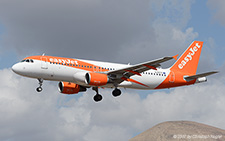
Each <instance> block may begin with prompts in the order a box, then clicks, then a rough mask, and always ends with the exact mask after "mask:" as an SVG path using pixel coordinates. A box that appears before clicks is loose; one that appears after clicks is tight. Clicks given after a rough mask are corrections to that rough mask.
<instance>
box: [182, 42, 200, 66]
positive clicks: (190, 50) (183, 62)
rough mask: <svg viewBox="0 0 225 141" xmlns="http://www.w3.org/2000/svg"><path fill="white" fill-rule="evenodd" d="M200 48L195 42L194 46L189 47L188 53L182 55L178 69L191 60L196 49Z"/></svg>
mask: <svg viewBox="0 0 225 141" xmlns="http://www.w3.org/2000/svg"><path fill="white" fill-rule="evenodd" d="M199 48H201V46H200V45H199V44H198V43H196V44H195V46H194V47H193V48H190V49H189V53H188V54H187V56H186V57H184V59H183V60H182V61H181V63H180V64H179V65H178V68H179V69H183V68H184V66H185V65H186V64H187V63H188V62H189V61H191V60H192V58H193V56H194V55H195V53H196V52H197V51H198V49H199Z"/></svg>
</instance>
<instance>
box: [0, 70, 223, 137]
mask: <svg viewBox="0 0 225 141" xmlns="http://www.w3.org/2000/svg"><path fill="white" fill-rule="evenodd" d="M221 69H222V70H223V69H224V67H223V68H221ZM0 75H1V76H0V81H1V82H4V83H3V84H2V85H0V89H1V95H0V103H1V107H0V113H1V115H2V116H1V117H0V124H1V127H0V131H1V133H2V134H0V140H6V139H11V140H19V141H20V140H23V141H24V140H30V139H36V140H40V139H41V140H74V139H77V140H90V139H92V138H94V139H96V140H105V139H107V138H108V136H109V135H110V134H111V133H112V132H113V131H114V132H113V133H114V136H111V137H110V139H111V140H128V139H129V138H131V137H132V136H134V135H135V134H136V133H137V132H142V131H144V130H146V129H148V128H150V127H152V126H154V125H155V124H157V123H159V122H163V121H167V120H193V121H198V122H202V123H205V124H210V125H213V126H216V127H220V128H225V126H224V125H225V122H224V118H223V117H224V116H225V115H224V108H223V107H224V106H225V105H224V102H223V101H224V100H225V96H224V88H225V86H224V83H223V80H224V79H225V76H224V74H220V75H219V77H217V76H216V75H215V78H214V77H213V76H211V77H210V79H209V82H207V83H204V84H198V85H194V86H188V87H182V88H177V89H171V90H170V91H168V92H164V91H161V90H158V91H154V92H152V93H151V94H149V95H148V96H147V97H146V98H145V99H141V98H140V95H139V94H137V93H136V92H133V91H130V90H129V89H128V90H126V91H124V92H123V94H122V95H121V96H120V97H118V98H114V97H113V96H112V95H111V90H108V89H101V90H100V92H101V93H102V94H103V95H104V99H103V101H101V102H100V103H95V102H94V101H93V100H92V97H93V95H94V92H93V91H91V90H90V91H87V92H86V93H83V94H82V93H80V94H79V95H73V96H68V95H62V94H59V92H57V88H56V84H54V83H48V82H47V81H45V82H44V91H43V92H42V93H41V94H39V93H36V92H35V88H36V87H37V85H38V84H37V81H36V80H31V79H27V78H22V77H19V76H16V75H15V74H13V72H12V71H11V70H9V69H4V70H0ZM218 88H219V89H218ZM110 139H109V140H110Z"/></svg>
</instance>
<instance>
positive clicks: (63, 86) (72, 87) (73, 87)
mask: <svg viewBox="0 0 225 141" xmlns="http://www.w3.org/2000/svg"><path fill="white" fill-rule="evenodd" d="M58 89H59V92H60V93H63V94H77V93H78V92H85V91H86V90H87V89H86V88H85V87H83V86H80V85H78V84H75V83H71V82H59V84H58Z"/></svg>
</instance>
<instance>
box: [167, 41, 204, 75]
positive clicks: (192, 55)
mask: <svg viewBox="0 0 225 141" xmlns="http://www.w3.org/2000/svg"><path fill="white" fill-rule="evenodd" d="M202 46H203V42H201V41H194V42H192V43H191V45H190V46H189V47H188V48H187V50H186V51H185V52H184V53H183V54H182V55H181V57H180V58H179V59H178V60H177V61H176V62H175V63H174V65H173V66H172V67H171V68H170V70H171V71H174V72H177V71H178V72H181V73H183V74H187V75H188V74H189V75H194V74H196V71H197V67H198V62H199V58H200V55H201V51H202Z"/></svg>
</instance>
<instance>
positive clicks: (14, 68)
mask: <svg viewBox="0 0 225 141" xmlns="http://www.w3.org/2000/svg"><path fill="white" fill-rule="evenodd" d="M12 71H13V72H15V73H17V74H19V73H21V71H22V68H21V66H20V65H19V64H18V63H17V64H15V65H13V66H12Z"/></svg>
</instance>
